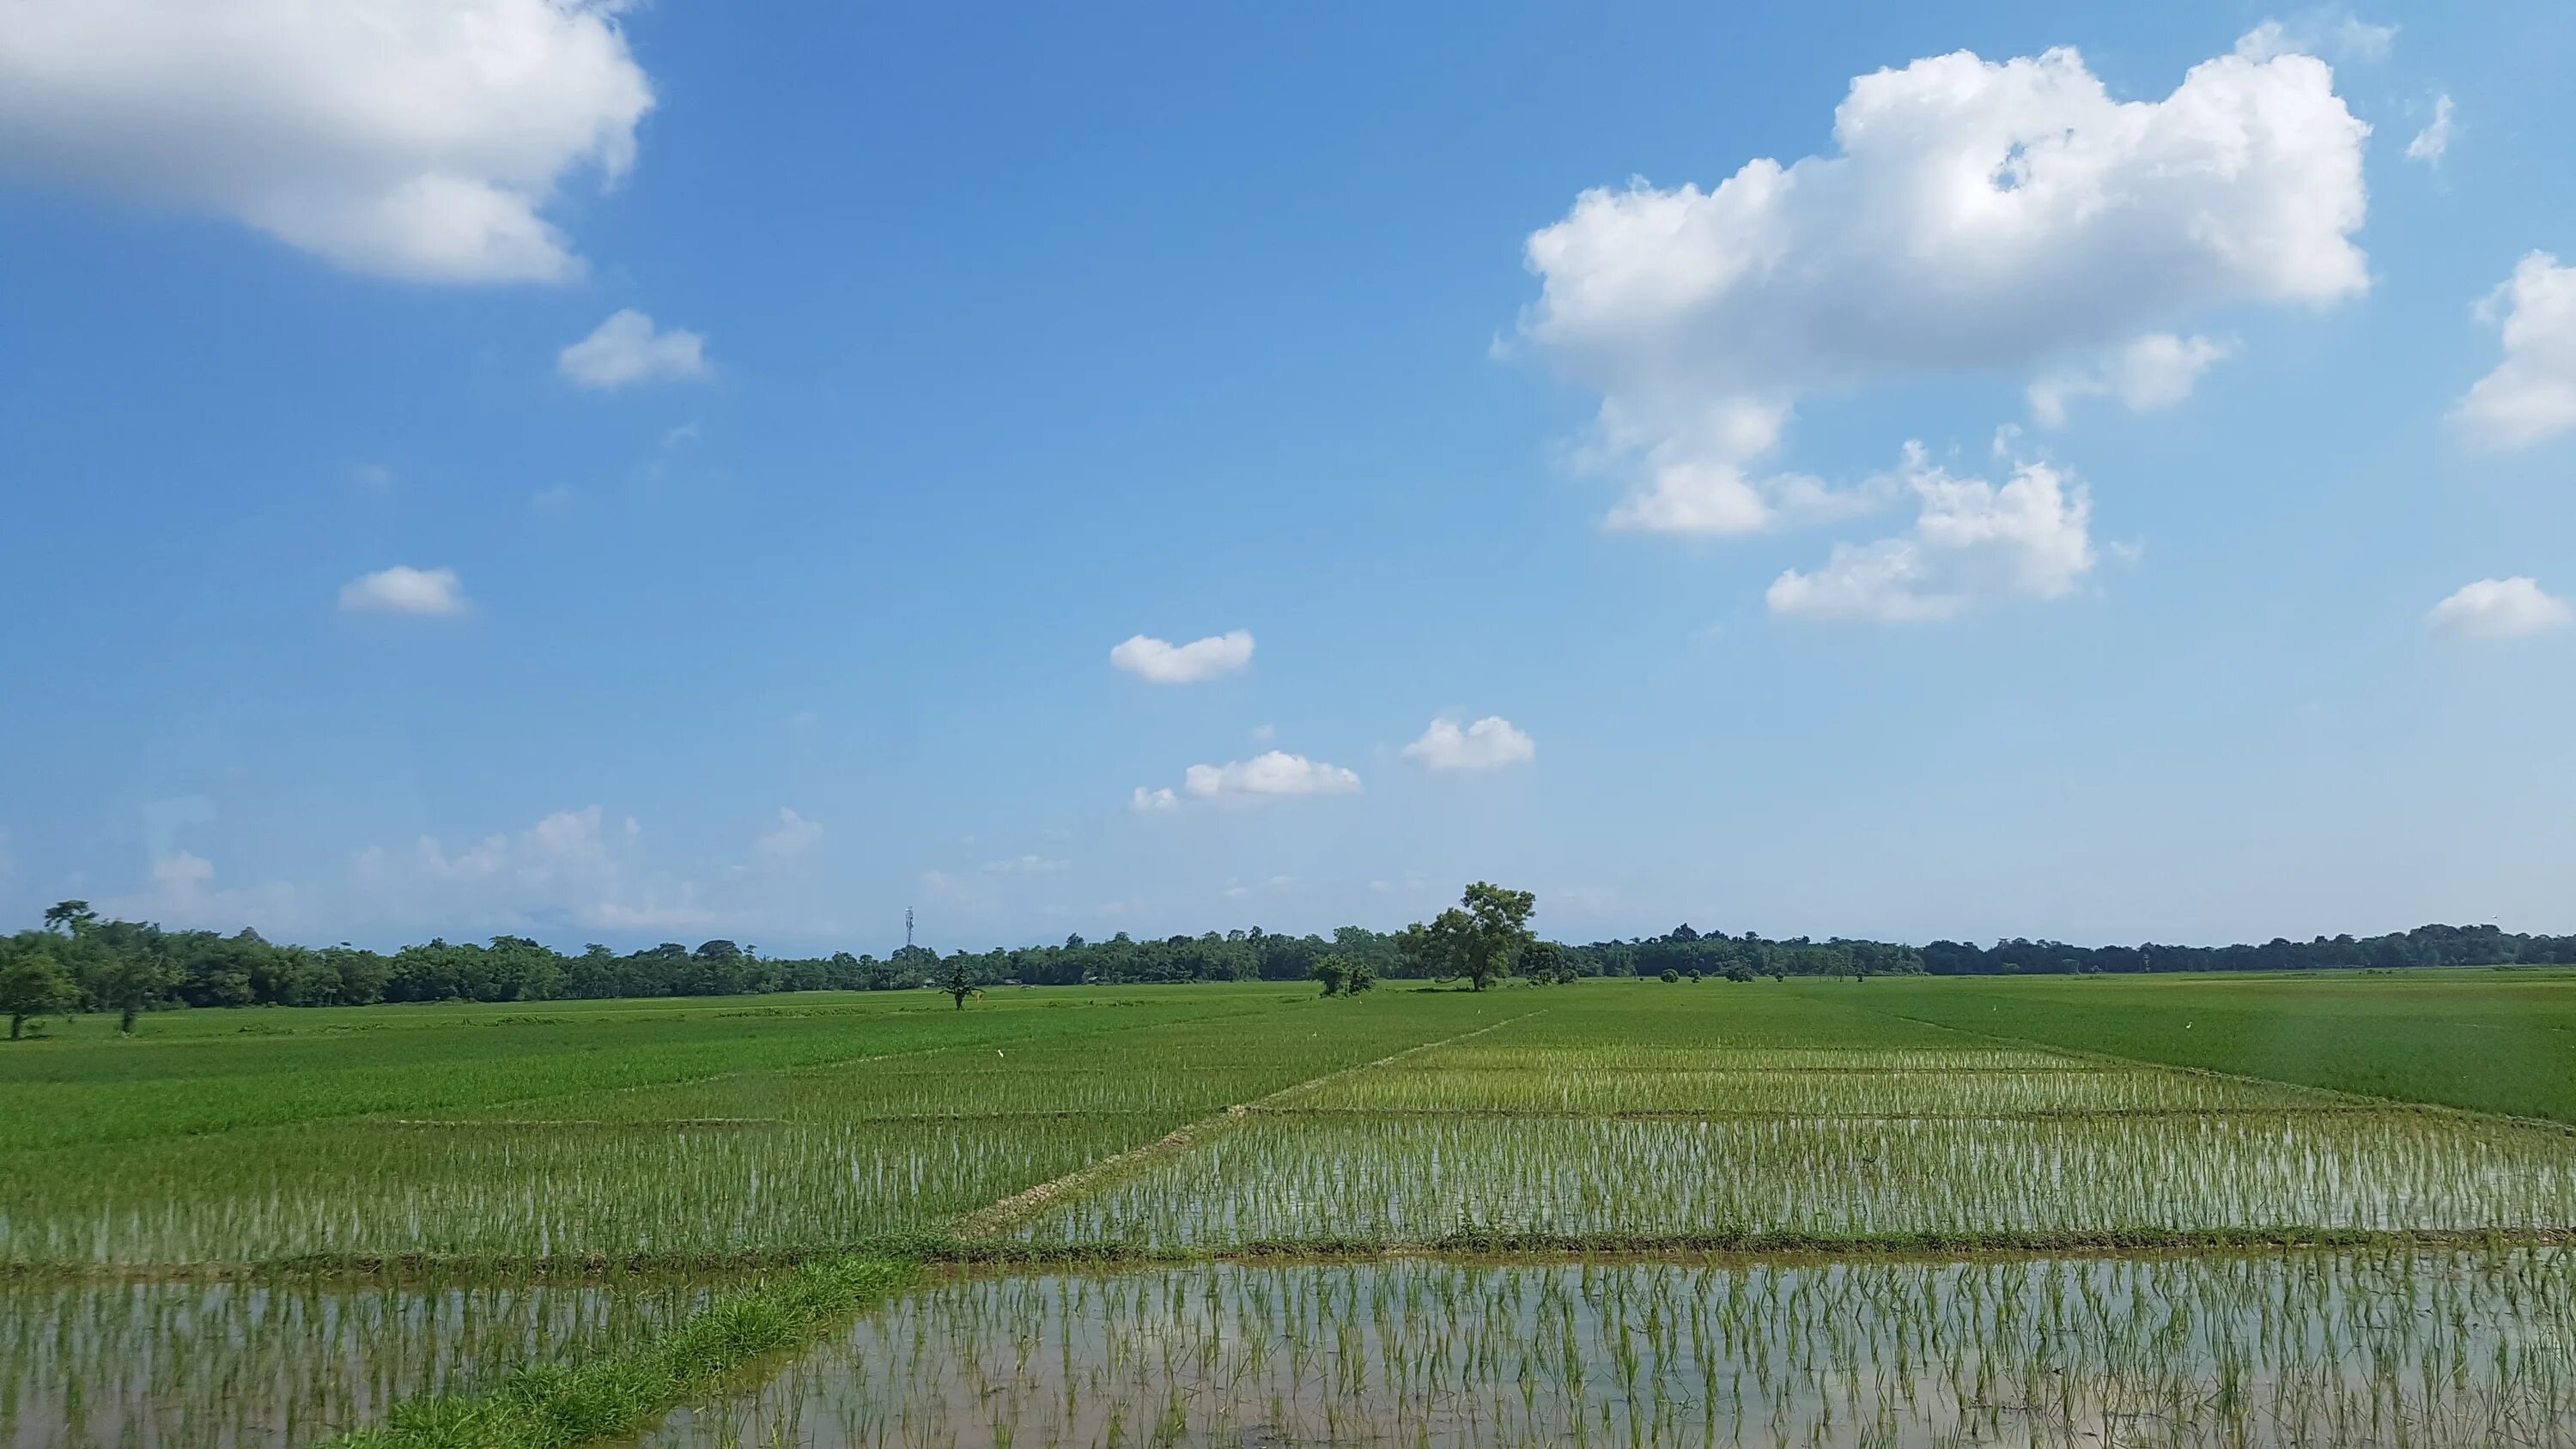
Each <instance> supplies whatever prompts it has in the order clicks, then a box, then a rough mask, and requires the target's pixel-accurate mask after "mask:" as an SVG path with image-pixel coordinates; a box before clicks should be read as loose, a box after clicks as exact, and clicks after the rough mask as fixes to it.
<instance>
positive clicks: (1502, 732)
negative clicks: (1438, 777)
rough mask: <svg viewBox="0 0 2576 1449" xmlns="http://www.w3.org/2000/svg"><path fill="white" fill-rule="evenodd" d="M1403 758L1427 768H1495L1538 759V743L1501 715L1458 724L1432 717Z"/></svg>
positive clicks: (1405, 751)
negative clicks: (1461, 725) (1465, 724)
mask: <svg viewBox="0 0 2576 1449" xmlns="http://www.w3.org/2000/svg"><path fill="white" fill-rule="evenodd" d="M1404 757H1405V758H1406V759H1408V760H1411V761H1413V762H1414V763H1416V764H1418V765H1421V766H1422V767H1423V768H1425V769H1429V770H1498V769H1501V768H1502V767H1503V766H1505V765H1522V764H1527V763H1529V762H1530V761H1531V760H1534V759H1537V758H1538V745H1537V744H1536V743H1535V742H1533V741H1532V740H1531V739H1530V737H1529V736H1528V735H1525V734H1523V733H1521V732H1520V731H1519V730H1517V729H1515V728H1513V727H1512V722H1511V721H1510V720H1507V719H1504V718H1503V717H1502V716H1500V715H1487V716H1485V717H1484V718H1483V719H1480V720H1478V721H1476V722H1475V723H1474V724H1471V725H1468V726H1467V727H1466V728H1464V729H1460V728H1459V727H1458V722H1457V721H1456V720H1453V719H1447V718H1442V719H1435V720H1433V721H1432V722H1431V727H1430V728H1429V729H1426V730H1424V731H1423V732H1422V738H1420V739H1418V740H1415V741H1414V742H1413V743H1412V744H1409V745H1406V746H1405V747H1404Z"/></svg>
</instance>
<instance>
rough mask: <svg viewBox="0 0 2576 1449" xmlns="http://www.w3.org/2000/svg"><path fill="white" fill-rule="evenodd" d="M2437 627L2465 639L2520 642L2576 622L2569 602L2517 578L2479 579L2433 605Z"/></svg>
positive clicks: (2524, 579)
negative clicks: (2525, 637) (2526, 637)
mask: <svg viewBox="0 0 2576 1449" xmlns="http://www.w3.org/2000/svg"><path fill="white" fill-rule="evenodd" d="M2430 622H2431V624H2432V625H2433V627H2434V628H2436V629H2439V630H2441V631H2442V632H2444V633H2446V634H2450V635H2453V636H2455V637H2457V638H2462V639H2519V638H2521V637H2522V636H2524V635H2526V634H2542V633H2546V632H2548V631H2549V630H2552V629H2564V628H2566V627H2567V626H2568V625H2569V624H2570V623H2576V610H2570V609H2569V608H2568V606H2567V601H2566V600H2565V599H2562V598H2558V597H2557V596H2555V595H2553V594H2546V593H2543V592H2541V588H2540V585H2539V584H2537V583H2535V582H2533V581H2532V580H2531V579H2529V578H2527V577H2523V576H2520V575H2517V576H2515V577H2513V578H2509V579H2480V580H2478V581H2477V582H2476V583H2473V584H2469V585H2466V586H2464V587H2462V588H2461V589H2460V591H2459V592H2458V593H2455V594H2453V595H2451V596H2450V597H2449V598H2447V599H2444V600H2443V601H2442V602H2440V603H2438V604H2435V605H2434V606H2433V612H2432V614H2431V616H2430Z"/></svg>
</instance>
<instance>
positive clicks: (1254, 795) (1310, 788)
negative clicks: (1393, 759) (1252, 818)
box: [1127, 750, 1360, 814]
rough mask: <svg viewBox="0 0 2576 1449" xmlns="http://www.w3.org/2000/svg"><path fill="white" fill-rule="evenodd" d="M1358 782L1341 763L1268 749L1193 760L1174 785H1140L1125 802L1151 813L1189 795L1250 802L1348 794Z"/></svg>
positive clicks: (1220, 801)
mask: <svg viewBox="0 0 2576 1449" xmlns="http://www.w3.org/2000/svg"><path fill="white" fill-rule="evenodd" d="M1359 788H1360V777H1359V776H1358V775H1357V774H1355V773H1353V772H1351V771H1349V770H1345V769H1343V768H1342V767H1341V766H1339V765H1328V764H1325V763H1324V762H1323V761H1321V760H1310V759H1307V758H1306V757H1305V756H1304V755H1292V754H1290V753H1288V752H1287V751H1286V750H1267V751H1264V752H1262V753H1261V754H1258V755H1255V756H1253V757H1252V758H1251V759H1248V760H1233V761H1229V762H1228V763H1226V764H1222V765H1192V766H1190V767H1189V769H1187V770H1186V771H1183V772H1182V775H1181V788H1180V789H1179V790H1177V791H1175V790H1173V789H1172V788H1170V787H1169V786H1164V787H1161V788H1148V787H1146V786H1143V785H1139V786H1137V787H1136V791H1135V793H1134V794H1133V795H1131V796H1129V797H1128V802H1127V804H1128V808H1129V809H1131V810H1134V811H1136V812H1137V813H1138V814H1150V813H1154V812H1158V811H1164V810H1177V809H1179V808H1180V807H1181V805H1182V804H1183V803H1184V802H1188V801H1203V802H1209V803H1217V804H1225V803H1248V802H1253V801H1262V800H1280V799H1285V798H1288V797H1290V796H1294V795H1351V794H1356V793H1358V791H1359Z"/></svg>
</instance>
